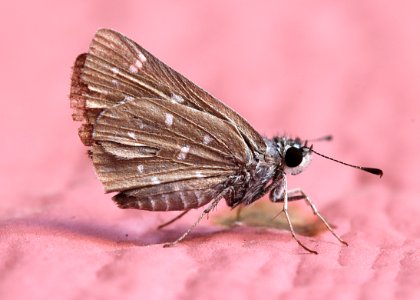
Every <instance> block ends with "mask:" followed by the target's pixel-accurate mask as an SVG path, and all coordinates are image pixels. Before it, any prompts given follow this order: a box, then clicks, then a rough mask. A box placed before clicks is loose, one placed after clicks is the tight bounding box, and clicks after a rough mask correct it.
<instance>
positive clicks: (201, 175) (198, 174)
mask: <svg viewBox="0 0 420 300" xmlns="http://www.w3.org/2000/svg"><path fill="white" fill-rule="evenodd" d="M195 177H197V178H203V177H204V175H203V173H201V172H200V171H195Z"/></svg>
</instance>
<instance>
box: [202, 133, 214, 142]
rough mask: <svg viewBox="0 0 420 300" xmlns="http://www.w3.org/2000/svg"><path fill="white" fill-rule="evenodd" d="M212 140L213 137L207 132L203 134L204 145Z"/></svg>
mask: <svg viewBox="0 0 420 300" xmlns="http://www.w3.org/2000/svg"><path fill="white" fill-rule="evenodd" d="M212 140H213V138H212V137H211V136H209V135H208V134H205V135H204V137H203V143H204V145H208V144H209V143H210V142H211V141H212Z"/></svg>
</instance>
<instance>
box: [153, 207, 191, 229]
mask: <svg viewBox="0 0 420 300" xmlns="http://www.w3.org/2000/svg"><path fill="white" fill-rule="evenodd" d="M189 211H190V209H187V210H184V211H183V212H182V213H180V214H179V215H177V216H176V217H175V218H172V219H170V220H169V221H167V222H165V223H163V224H160V225H159V226H158V229H162V228H164V227H166V226H168V225H170V224H172V223H173V222H175V221H176V220H178V219H181V218H182V217H183V216H184V215H186V214H187V212H189Z"/></svg>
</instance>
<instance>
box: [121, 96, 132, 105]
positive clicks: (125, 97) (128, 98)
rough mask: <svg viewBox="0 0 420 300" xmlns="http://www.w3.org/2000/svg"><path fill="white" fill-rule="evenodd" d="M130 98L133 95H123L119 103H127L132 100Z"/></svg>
mask: <svg viewBox="0 0 420 300" xmlns="http://www.w3.org/2000/svg"><path fill="white" fill-rule="evenodd" d="M132 100H134V97H131V96H124V99H123V100H122V101H121V102H119V104H124V103H127V102H129V101H132Z"/></svg>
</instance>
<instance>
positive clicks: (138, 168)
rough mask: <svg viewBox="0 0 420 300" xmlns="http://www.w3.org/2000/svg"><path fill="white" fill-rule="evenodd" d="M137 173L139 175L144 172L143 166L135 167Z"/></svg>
mask: <svg viewBox="0 0 420 300" xmlns="http://www.w3.org/2000/svg"><path fill="white" fill-rule="evenodd" d="M137 171H138V172H139V173H140V174H141V173H143V172H144V166H143V165H138V166H137Z"/></svg>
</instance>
